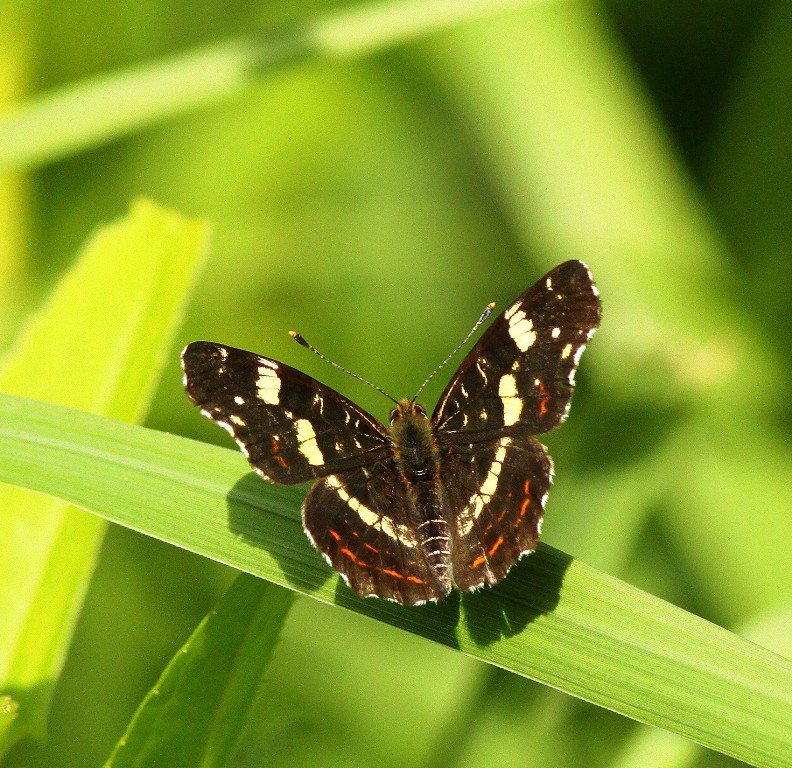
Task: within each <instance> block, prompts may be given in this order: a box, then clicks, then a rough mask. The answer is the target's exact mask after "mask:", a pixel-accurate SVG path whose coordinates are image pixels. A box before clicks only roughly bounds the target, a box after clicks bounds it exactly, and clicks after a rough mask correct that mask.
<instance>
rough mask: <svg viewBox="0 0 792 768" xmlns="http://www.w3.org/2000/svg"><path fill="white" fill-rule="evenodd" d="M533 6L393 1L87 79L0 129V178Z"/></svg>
mask: <svg viewBox="0 0 792 768" xmlns="http://www.w3.org/2000/svg"><path fill="white" fill-rule="evenodd" d="M534 2H536V0H400V1H399V2H378V3H370V4H367V5H365V6H363V7H361V8H357V9H354V10H343V11H338V12H336V13H335V14H333V15H328V16H325V17H320V18H317V19H314V20H311V21H307V22H305V23H303V24H299V25H293V26H290V27H289V28H288V29H285V30H278V31H276V32H274V33H271V34H268V35H261V36H258V37H248V38H243V39H239V40H232V41H229V42H227V43H223V44H219V45H213V46H210V47H207V48H203V49H200V50H197V51H192V52H190V53H187V54H182V55H179V56H176V57H173V58H170V59H167V60H162V61H159V62H156V63H154V64H149V65H147V66H142V67H138V68H135V69H129V70H125V71H123V72H116V73H114V74H110V75H104V76H101V77H96V78H94V79H92V80H90V81H86V82H81V83H78V84H76V85H72V86H67V87H65V88H63V89H61V90H59V91H56V92H53V93H49V94H45V95H43V96H41V97H38V98H36V99H35V100H32V101H31V102H29V103H28V104H27V105H25V106H24V107H22V108H20V109H19V110H18V111H17V112H16V113H14V114H11V115H9V116H8V117H6V118H5V119H4V120H0V173H1V172H3V171H4V170H8V169H10V168H19V167H25V168H31V167H34V166H36V165H40V164H42V163H46V162H50V161H52V160H55V159H57V158H61V157H64V156H66V155H68V154H71V153H73V152H77V151H80V150H83V149H86V148H88V147H93V146H97V145H99V144H102V143H104V142H106V141H109V140H111V139H114V138H118V137H120V136H123V135H126V134H128V133H131V132H133V131H136V130H140V129H142V128H145V127H147V126H150V125H153V124H156V123H159V122H161V121H163V120H167V119H169V118H172V117H174V116H176V115H180V114H184V113H187V112H190V111H192V110H195V109H198V108H200V107H206V106H209V105H211V104H215V103H217V102H220V101H223V100H226V99H229V98H232V97H234V96H237V95H239V94H240V93H242V92H244V91H245V90H246V89H248V88H250V87H252V86H253V85H255V84H256V83H257V82H259V80H260V78H261V77H262V75H265V74H270V73H272V72H274V71H275V70H277V69H280V68H281V67H283V66H285V65H287V64H293V63H298V62H303V61H310V60H312V59H318V60H321V59H338V58H347V57H352V56H360V55H363V54H365V53H369V52H372V51H374V50H377V49H381V48H386V47H389V46H393V45H397V44H399V43H402V42H405V41H408V40H411V39H414V38H417V37H419V36H421V35H424V34H428V33H430V32H434V31H437V30H440V29H443V28H445V27H449V26H452V25H454V24H459V23H461V22H464V21H468V20H470V19H475V18H477V17H480V16H484V15H487V14H490V13H495V12H498V11H502V10H504V9H508V8H513V7H519V6H524V5H529V4H531V3H534Z"/></svg>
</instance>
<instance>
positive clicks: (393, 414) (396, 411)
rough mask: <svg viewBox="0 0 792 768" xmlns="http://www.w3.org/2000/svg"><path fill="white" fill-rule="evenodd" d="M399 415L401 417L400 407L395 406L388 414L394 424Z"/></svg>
mask: <svg viewBox="0 0 792 768" xmlns="http://www.w3.org/2000/svg"><path fill="white" fill-rule="evenodd" d="M398 417H399V409H398V408H394V409H393V410H392V411H391V412H390V414H389V415H388V420H389V421H390V423H391V424H393V422H394V421H396V419H397V418H398Z"/></svg>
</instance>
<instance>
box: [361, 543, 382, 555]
mask: <svg viewBox="0 0 792 768" xmlns="http://www.w3.org/2000/svg"><path fill="white" fill-rule="evenodd" d="M363 546H364V547H365V548H366V549H367V550H369V552H374V553H376V554H379V550H378V549H377V548H376V547H372V546H371V544H368V543H367V542H365V541H364V542H363Z"/></svg>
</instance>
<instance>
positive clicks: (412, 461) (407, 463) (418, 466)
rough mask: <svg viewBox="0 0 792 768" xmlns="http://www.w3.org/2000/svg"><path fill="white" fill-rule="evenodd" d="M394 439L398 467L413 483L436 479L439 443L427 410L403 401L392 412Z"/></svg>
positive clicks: (391, 421) (392, 435) (391, 428)
mask: <svg viewBox="0 0 792 768" xmlns="http://www.w3.org/2000/svg"><path fill="white" fill-rule="evenodd" d="M390 437H391V443H392V445H393V455H394V458H395V459H396V464H397V466H398V467H399V469H400V470H401V471H402V472H403V473H404V476H405V477H406V478H407V480H408V481H409V482H417V481H419V480H432V479H434V476H435V472H436V469H437V461H438V450H437V443H436V442H435V439H434V436H433V435H432V422H431V421H430V420H429V417H428V416H427V415H426V410H425V409H424V407H423V406H422V405H420V404H419V403H416V402H413V401H412V400H406V399H405V400H399V402H398V403H397V404H396V407H395V408H394V409H393V410H392V411H391V412H390Z"/></svg>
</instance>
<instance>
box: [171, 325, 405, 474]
mask: <svg viewBox="0 0 792 768" xmlns="http://www.w3.org/2000/svg"><path fill="white" fill-rule="evenodd" d="M182 367H183V368H184V386H185V389H186V390H187V394H188V395H189V397H190V399H191V400H192V401H193V402H194V403H195V404H196V405H198V406H200V407H201V412H202V413H203V414H204V415H205V416H208V417H209V418H210V419H212V420H214V421H215V422H217V423H218V424H219V425H220V426H221V427H223V428H224V429H226V430H227V431H228V432H230V433H231V436H232V437H233V438H234V439H235V440H236V441H237V443H238V444H239V447H240V448H241V449H242V453H244V454H245V456H246V457H247V459H248V461H249V462H250V464H251V466H252V467H253V468H254V469H255V470H256V471H257V472H258V473H259V474H260V475H262V476H263V477H265V478H266V479H267V480H271V481H272V482H274V483H283V484H287V485H288V484H293V483H301V482H304V481H306V480H311V479H313V478H316V477H322V476H324V475H329V474H332V473H334V472H339V471H343V470H345V469H350V468H352V467H359V466H361V465H363V464H366V463H369V462H374V461H376V460H377V458H378V457H383V456H386V455H388V454H389V452H390V448H389V443H388V434H387V431H386V430H385V428H384V427H383V426H382V425H381V424H380V423H379V422H378V421H377V420H376V419H375V418H374V417H373V416H370V415H369V414H368V413H366V412H365V411H364V410H363V409H361V408H358V406H356V405H355V404H354V403H353V402H351V401H350V400H347V399H346V398H345V397H344V396H343V395H340V394H339V393H338V392H336V391H334V390H332V389H330V388H329V387H326V386H325V385H324V384H321V383H320V382H318V381H316V380H315V379H312V378H311V377H310V376H306V375H305V374H304V373H300V371H298V370H296V369H294V368H291V367H289V366H288V365H284V364H283V363H279V362H277V361H275V360H270V359H269V358H266V357H260V356H259V355H255V354H253V353H252V352H246V351H245V350H242V349H235V348H234V347H226V346H223V345H222V344H214V343H212V342H208V341H196V342H193V343H192V344H188V345H187V347H185V349H184V351H183V352H182Z"/></svg>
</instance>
